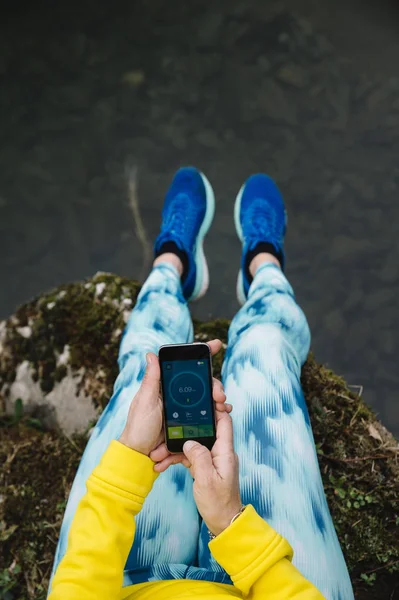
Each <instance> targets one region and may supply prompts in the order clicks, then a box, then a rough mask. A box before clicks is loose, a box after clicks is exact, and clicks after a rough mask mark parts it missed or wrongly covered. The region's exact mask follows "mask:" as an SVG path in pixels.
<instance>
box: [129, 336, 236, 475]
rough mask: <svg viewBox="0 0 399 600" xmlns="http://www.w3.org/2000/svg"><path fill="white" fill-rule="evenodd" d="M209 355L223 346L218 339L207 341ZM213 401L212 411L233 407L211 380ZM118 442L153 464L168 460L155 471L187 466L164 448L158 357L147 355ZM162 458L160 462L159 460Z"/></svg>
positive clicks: (216, 382) (185, 460) (216, 383)
mask: <svg viewBox="0 0 399 600" xmlns="http://www.w3.org/2000/svg"><path fill="white" fill-rule="evenodd" d="M208 346H209V348H210V351H211V354H212V356H213V355H214V354H216V353H217V352H219V350H220V348H221V347H222V342H221V341H220V340H212V341H211V342H208ZM213 399H214V401H215V408H216V410H217V411H221V412H228V413H229V412H231V410H232V406H231V405H230V404H227V403H226V395H225V393H224V389H223V386H222V384H221V382H220V381H219V380H217V379H214V380H213ZM119 441H120V442H121V443H122V444H124V445H125V446H128V447H129V448H132V449H133V450H136V451H137V452H141V454H145V455H146V456H150V454H151V459H152V460H154V462H159V460H161V461H163V460H164V459H165V458H167V457H168V458H169V460H168V461H167V463H166V462H164V465H165V468H159V465H156V467H158V468H157V469H156V470H157V471H164V470H166V468H167V467H168V466H169V465H170V464H176V463H184V464H186V466H188V461H187V459H186V457H185V456H184V454H183V453H180V454H173V455H171V454H170V452H169V451H168V450H167V448H166V444H165V436H164V429H163V407H162V398H161V394H160V367H159V361H158V357H157V356H156V355H155V354H153V353H152V352H149V353H148V354H147V369H146V372H145V375H144V379H143V382H142V384H141V386H140V389H139V391H138V392H137V394H136V395H135V397H134V398H133V400H132V403H131V405H130V408H129V413H128V417H127V421H126V425H125V428H124V430H123V432H122V435H121V437H120V438H119ZM161 456H162V458H161V459H160V457H161Z"/></svg>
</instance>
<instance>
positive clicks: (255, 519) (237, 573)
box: [209, 505, 293, 593]
mask: <svg viewBox="0 0 399 600" xmlns="http://www.w3.org/2000/svg"><path fill="white" fill-rule="evenodd" d="M209 549H210V551H211V553H212V555H213V557H214V558H215V560H216V561H217V562H218V563H219V564H220V565H221V566H222V567H223V568H224V570H225V571H226V572H227V573H228V574H229V575H230V577H231V579H232V581H233V583H234V585H237V587H239V588H240V589H241V590H242V591H244V592H245V593H248V591H249V589H250V588H251V586H252V585H253V583H254V582H255V581H256V580H257V579H258V578H259V577H260V576H261V575H262V574H263V573H265V572H266V571H267V570H268V569H270V568H271V567H272V566H273V565H275V564H276V563H277V562H278V561H280V560H281V559H282V558H288V559H289V560H292V556H293V551H292V548H291V546H290V545H289V543H288V542H287V540H285V539H284V538H283V537H282V536H281V535H279V534H278V533H277V532H276V531H275V530H274V529H273V528H272V527H270V525H268V524H267V523H266V521H264V520H263V519H262V518H261V517H260V516H259V515H258V514H257V512H256V511H255V509H254V507H253V506H251V505H249V506H247V508H246V509H245V511H244V512H243V513H242V515H240V516H239V517H238V519H236V520H235V521H234V522H233V523H232V524H231V525H230V526H229V527H227V529H225V530H224V531H223V532H222V533H221V534H220V535H218V536H217V537H216V538H215V539H214V540H212V541H211V542H210V543H209Z"/></svg>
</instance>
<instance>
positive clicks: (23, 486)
mask: <svg viewBox="0 0 399 600" xmlns="http://www.w3.org/2000/svg"><path fill="white" fill-rule="evenodd" d="M102 282H103V283H106V289H105V291H104V293H103V295H102V296H100V298H96V297H95V285H96V283H102ZM85 285H86V286H87V287H85ZM138 290H139V286H138V284H137V283H135V282H130V281H128V280H126V279H122V278H119V277H116V276H113V275H98V276H96V277H95V278H94V279H93V280H90V281H88V282H86V284H81V283H78V284H71V285H68V286H61V288H58V289H57V290H55V291H53V292H51V293H50V294H48V295H45V296H43V297H41V298H39V299H36V300H35V301H33V302H31V303H29V304H27V305H25V306H23V307H21V308H20V309H19V310H18V312H17V313H16V317H17V321H18V322H16V321H15V322H14V320H13V319H11V320H10V321H9V322H8V327H7V336H8V338H7V344H11V348H12V353H8V356H7V357H2V358H1V365H0V388H1V384H2V383H3V382H5V381H10V380H12V378H13V377H15V368H16V366H17V364H18V363H19V362H21V360H25V359H26V360H29V362H30V363H31V364H32V365H33V367H34V369H35V371H36V374H37V377H38V380H39V381H40V384H41V385H42V387H43V385H44V386H45V387H46V389H49V388H50V387H51V385H54V382H55V381H57V380H59V379H60V378H62V376H63V373H64V371H63V368H64V369H65V367H63V366H62V365H60V366H58V367H56V366H55V365H56V362H57V361H56V358H57V356H58V354H59V353H61V352H62V351H63V349H64V347H65V345H66V344H67V345H68V346H69V348H70V364H72V365H73V367H74V368H76V369H78V368H80V367H81V366H84V367H85V368H86V369H87V370H88V371H91V372H97V371H98V369H99V368H101V369H102V370H103V371H104V385H105V393H103V395H102V396H101V397H99V398H97V399H96V402H98V403H99V404H101V405H103V404H104V403H105V401H106V398H108V397H109V396H110V395H111V393H112V384H113V380H114V377H115V376H116V373H117V365H116V359H117V351H118V345H119V339H120V332H121V331H122V329H123V326H124V319H123V316H122V310H121V302H122V300H123V298H129V297H131V298H132V300H133V303H134V301H135V299H136V297H137V293H138ZM60 291H61V292H66V293H65V294H64V295H63V297H62V298H60ZM104 296H106V299H104ZM113 300H116V302H113ZM51 302H55V303H56V304H55V306H54V307H51V304H50V308H49V307H48V304H49V303H51ZM29 324H31V326H32V335H31V337H30V338H29V339H25V338H23V337H22V336H21V335H20V334H17V332H16V327H22V326H28V325H29ZM228 326H229V323H228V321H225V320H217V321H213V322H210V323H200V322H196V323H195V335H196V339H200V340H205V341H206V340H209V339H212V338H215V337H218V338H220V339H221V340H222V341H223V342H224V344H226V342H227V333H228ZM115 332H116V334H115ZM118 332H119V333H118ZM34 346H35V347H34ZM223 355H224V351H222V352H221V353H220V354H219V355H218V356H217V357H215V360H214V372H215V376H220V369H221V364H222V360H223ZM52 366H53V367H52ZM52 368H53V370H51V369H52ZM302 385H303V389H304V393H305V398H306V401H307V404H308V407H309V413H310V418H311V421H312V426H313V430H314V437H315V442H316V447H317V451H318V458H319V463H320V468H321V472H322V477H323V482H324V487H325V490H326V494H327V498H328V502H329V505H330V508H331V512H332V515H333V519H334V523H335V525H336V528H337V532H338V535H339V538H340V542H341V544H342V548H343V551H344V554H345V557H346V560H347V562H348V566H349V569H350V572H351V577H352V581H353V585H354V588H355V590H356V598H357V599H358V600H359V599H360V600H369V599H370V600H371V599H373V600H379V599H381V600H386V599H387V598H390V597H391V594H392V593H393V590H394V589H395V585H397V583H398V581H399V544H398V542H397V540H398V538H399V467H398V465H397V455H398V446H397V442H396V441H395V440H394V439H393V438H392V436H390V434H389V433H387V432H386V431H384V429H383V428H382V427H381V426H380V425H379V423H378V421H377V420H376V417H375V415H374V413H373V412H372V411H371V410H370V409H369V408H368V407H367V406H366V405H365V404H364V403H363V401H362V399H361V398H359V396H358V395H357V394H355V393H353V391H351V390H350V389H349V388H348V386H347V385H346V383H345V382H344V380H343V379H342V378H340V377H338V376H337V375H335V374H334V373H333V372H332V371H330V370H328V369H326V368H324V367H323V366H321V365H319V364H317V362H316V361H315V360H314V357H313V356H312V355H310V356H309V358H308V361H307V363H306V364H305V365H304V368H303V371H302ZM3 421H4V424H7V425H8V427H7V428H2V429H0V462H3V461H4V462H5V465H6V466H5V468H4V469H3V472H2V475H1V477H2V479H1V482H0V484H1V490H0V493H1V494H2V495H3V496H4V502H3V503H2V504H0V507H1V508H0V511H1V512H0V541H1V540H2V536H5V537H7V536H8V537H7V539H5V540H4V542H3V546H4V552H3V555H2V556H1V557H0V585H1V582H2V581H4V580H8V581H9V580H10V578H11V584H12V585H13V589H12V592H13V593H14V594H15V596H14V598H15V599H16V600H22V599H24V600H25V599H29V600H30V599H33V598H35V600H40V599H41V598H44V597H45V590H46V588H47V583H48V577H49V573H50V568H51V562H52V557H53V554H54V550H55V545H56V540H57V536H58V531H59V527H60V524H61V519H62V513H63V510H64V507H65V502H66V499H67V496H68V492H69V488H70V485H71V482H72V480H73V476H74V472H75V469H76V466H77V464H78V461H79V458H80V455H81V452H82V450H83V447H84V444H85V439H84V438H83V437H79V438H76V439H74V440H72V441H69V440H67V439H66V438H64V437H60V436H58V435H56V434H55V433H50V432H47V433H46V432H40V431H35V430H34V429H32V427H29V428H28V427H27V426H26V425H27V423H28V419H26V420H23V422H21V421H20V422H18V423H14V425H12V419H11V420H10V419H9V418H8V419H3ZM373 436H374V437H373ZM378 436H380V437H381V440H379V439H376V438H378ZM1 522H2V523H3V525H1ZM4 532H8V533H7V534H5V533H4ZM14 561H15V562H14ZM10 565H14V566H13V567H12V568H11V569H10ZM15 567H17V569H16V571H15ZM18 568H20V571H19V572H18ZM7 585H9V583H7Z"/></svg>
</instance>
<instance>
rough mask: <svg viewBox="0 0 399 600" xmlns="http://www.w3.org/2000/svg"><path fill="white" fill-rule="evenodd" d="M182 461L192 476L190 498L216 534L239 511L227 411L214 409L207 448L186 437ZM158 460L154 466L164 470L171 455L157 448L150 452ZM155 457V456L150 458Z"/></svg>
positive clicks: (235, 464)
mask: <svg viewBox="0 0 399 600" xmlns="http://www.w3.org/2000/svg"><path fill="white" fill-rule="evenodd" d="M183 452H184V455H185V460H183V461H182V462H183V464H184V465H185V466H188V467H189V468H190V473H191V475H192V476H193V478H194V487H193V490H194V499H195V502H196V504H197V508H198V512H199V513H200V515H201V517H202V518H203V520H204V521H205V523H206V525H207V527H208V529H209V531H211V532H212V533H214V534H215V535H219V533H221V532H222V531H223V530H224V529H226V527H228V526H229V525H230V522H231V520H232V518H233V517H234V516H235V515H236V514H237V513H239V512H240V510H241V508H242V502H241V497H240V488H239V482H238V457H237V455H236V453H235V452H234V445H233V424H232V421H231V417H230V415H229V414H228V412H227V411H223V412H221V411H218V412H217V413H216V442H215V443H214V445H213V448H212V450H211V451H209V450H208V448H206V447H205V446H202V444H199V443H198V442H194V441H191V440H190V441H188V442H186V443H185V444H184V446H183ZM154 456H155V457H156V456H158V458H159V460H160V461H161V462H160V463H158V464H157V465H155V469H156V470H158V471H160V470H162V471H164V470H165V469H167V468H168V466H169V465H170V464H173V462H174V461H173V458H174V457H173V456H166V455H165V456H164V457H162V454H161V452H160V451H159V450H157V451H154V452H153V453H152V454H151V458H153V457H154ZM153 460H155V458H153Z"/></svg>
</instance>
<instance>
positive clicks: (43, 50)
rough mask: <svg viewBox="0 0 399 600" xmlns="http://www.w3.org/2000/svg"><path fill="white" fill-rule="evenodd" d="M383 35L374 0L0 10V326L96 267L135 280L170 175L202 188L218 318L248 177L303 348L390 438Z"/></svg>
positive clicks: (395, 166)
mask: <svg viewBox="0 0 399 600" xmlns="http://www.w3.org/2000/svg"><path fill="white" fill-rule="evenodd" d="M398 33H399V22H398V11H397V8H396V5H395V4H394V3H389V2H388V1H387V2H385V3H384V4H382V5H381V4H379V3H371V2H370V4H367V3H366V4H365V3H364V2H363V3H361V2H357V0H351V2H349V3H348V2H343V0H340V1H338V2H336V1H334V2H333V1H332V0H324V1H320V2H314V1H313V0H303V1H302V2H298V1H297V0H296V1H295V2H294V0H285V1H273V2H263V1H260V0H259V1H257V2H248V1H247V0H245V1H243V0H220V1H219V2H217V3H211V2H208V3H206V2H203V1H201V2H199V1H190V2H184V1H183V0H177V1H175V0H171V1H168V2H167V1H166V0H150V1H145V0H140V1H132V0H129V2H127V1H123V2H116V3H110V2H94V1H91V0H81V1H80V2H76V1H74V0H72V1H71V2H68V3H66V2H60V3H52V2H50V1H49V2H44V1H39V2H22V1H21V0H20V1H19V2H15V3H12V4H11V3H9V5H8V6H4V5H3V8H2V14H1V18H0V245H1V250H0V256H1V261H0V262H1V264H0V280H1V298H0V317H5V316H7V315H9V314H10V313H12V311H13V310H14V308H15V306H16V305H17V304H19V303H21V302H23V301H25V300H27V299H28V298H30V297H31V296H32V295H34V294H37V293H39V292H41V291H43V290H44V289H46V288H49V287H51V286H54V285H57V284H59V283H61V282H65V281H69V280H73V279H79V278H83V277H85V276H88V275H91V274H93V273H94V272H95V271H97V270H105V271H114V272H118V273H122V274H125V275H128V276H133V277H139V276H140V277H142V276H143V274H144V272H145V271H146V264H145V260H143V256H144V258H145V248H146V247H147V244H148V242H149V241H152V239H153V238H154V236H155V234H156V232H157V228H158V226H159V211H160V208H161V205H162V197H163V193H164V190H165V189H166V187H167V185H168V183H169V180H170V178H171V176H172V174H173V172H174V170H175V169H176V168H177V167H178V166H180V165H183V164H195V165H197V166H198V167H199V168H201V169H202V170H204V171H205V173H206V174H207V176H208V177H209V178H210V180H211V181H212V183H213V185H214V189H215V192H216V196H217V215H216V219H215V224H214V227H213V230H212V232H211V234H210V235H209V238H208V239H209V242H208V245H207V252H208V256H209V263H210V268H211V275H212V277H213V279H212V284H211V288H210V291H209V294H208V296H207V297H206V298H205V299H204V300H203V301H202V302H201V303H199V304H198V305H195V307H193V313H194V314H195V316H198V317H201V318H208V317H210V316H212V317H215V316H225V317H231V316H232V315H233V314H234V312H235V311H236V309H237V303H236V299H235V291H234V288H235V279H236V274H237V269H238V264H239V255H240V247H239V243H238V241H237V239H236V235H235V232H234V228H233V220H232V208H233V202H234V198H235V195H236V193H237V191H238V189H239V187H240V185H241V183H242V181H243V180H244V179H245V178H246V177H247V176H248V175H249V174H250V173H252V172H256V171H266V172H268V173H269V174H271V175H272V176H273V177H274V178H275V179H276V180H277V182H278V183H279V185H280V187H281V190H282V192H283V194H284V196H285V198H286V202H287V207H288V212H289V230H288V237H287V255H288V261H287V274H288V277H289V279H290V281H291V282H292V284H293V286H294V288H295V290H296V293H297V297H298V300H299V302H300V304H301V305H302V306H303V308H304V309H305V311H306V313H307V315H308V318H309V321H310V325H311V328H312V331H313V348H314V350H315V352H316V355H317V357H318V358H319V359H320V360H322V361H325V362H328V363H329V364H330V365H331V367H332V368H334V369H335V370H336V371H338V372H339V373H342V374H343V375H345V377H346V379H347V380H348V382H349V383H351V384H353V385H357V386H363V389H364V396H365V398H366V400H368V401H369V402H370V403H371V404H372V405H373V406H374V408H375V409H376V410H377V411H378V413H379V414H380V416H381V418H382V419H383V421H384V422H385V423H386V424H387V426H389V427H390V428H391V429H392V430H393V431H395V432H396V434H399V403H398V393H397V388H398V384H399V369H398V366H397V354H398V350H399V341H398V332H399V321H398V314H399V311H398V306H397V290H398V282H399V247H398V239H399V197H398V189H399V66H398V65H399V36H398ZM126 165H130V166H131V167H133V168H134V169H135V172H136V174H137V185H138V192H137V198H138V202H139V210H140V215H141V218H142V221H143V225H144V231H143V230H141V228H138V227H137V219H135V218H134V217H133V214H132V209H131V207H130V205H129V200H128V192H127V187H126V177H125V171H126ZM136 209H137V206H136Z"/></svg>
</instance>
